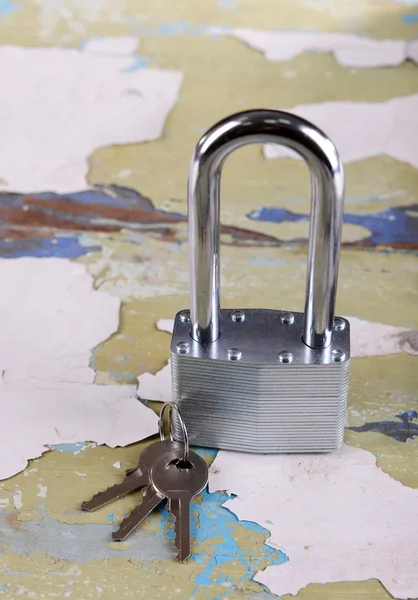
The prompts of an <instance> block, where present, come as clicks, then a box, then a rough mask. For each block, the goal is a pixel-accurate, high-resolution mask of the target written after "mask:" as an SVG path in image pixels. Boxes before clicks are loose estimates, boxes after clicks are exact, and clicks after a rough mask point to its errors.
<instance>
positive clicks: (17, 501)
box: [12, 490, 23, 508]
mask: <svg viewBox="0 0 418 600" xmlns="http://www.w3.org/2000/svg"><path fill="white" fill-rule="evenodd" d="M12 500H13V505H14V507H15V508H22V506H23V502H22V492H21V491H20V490H16V491H14V492H12Z"/></svg>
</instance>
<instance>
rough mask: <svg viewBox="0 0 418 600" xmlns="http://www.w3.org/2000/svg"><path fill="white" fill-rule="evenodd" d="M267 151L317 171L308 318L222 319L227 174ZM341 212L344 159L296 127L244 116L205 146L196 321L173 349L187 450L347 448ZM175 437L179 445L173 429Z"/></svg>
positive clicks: (195, 195)
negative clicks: (223, 183) (245, 156)
mask: <svg viewBox="0 0 418 600" xmlns="http://www.w3.org/2000/svg"><path fill="white" fill-rule="evenodd" d="M260 142H261V143H273V144H280V145H283V146H286V147H287V148H290V149H291V150H293V151H295V152H297V153H298V154H299V155H300V156H301V157H302V158H303V159H304V160H305V161H306V163H307V164H308V166H309V168H310V172H311V182H312V183H311V186H312V192H311V196H312V198H311V217H310V235H309V249H308V267H307V286H306V300H305V312H304V313H298V312H293V311H292V312H290V311H289V310H286V311H281V310H267V309H259V308H256V309H248V308H237V309H233V310H229V309H222V310H221V309H220V298H219V294H220V286H219V200H220V199H219V189H220V175H221V169H222V166H223V163H224V161H225V159H226V157H227V156H228V155H229V154H230V153H231V152H232V151H233V150H235V149H237V148H239V147H241V146H244V145H247V144H252V143H260ZM343 210H344V174H343V168H342V164H341V161H340V158H339V155H338V152H337V150H336V148H335V146H334V144H333V143H332V142H331V141H330V140H329V139H328V137H327V136H326V135H325V134H324V133H323V132H322V131H320V130H319V129H318V128H317V127H315V126H314V125H312V124H311V123H309V122H308V121H306V120H304V119H302V118H300V117H298V116H296V115H293V114H289V113H286V112H281V111H273V110H250V111H245V112H241V113H238V114H235V115H232V116H230V117H228V118H226V119H224V120H222V121H220V122H219V123H217V124H216V125H214V126H213V127H212V128H211V129H209V131H207V133H206V134H205V135H203V137H202V138H201V139H200V141H199V142H198V144H197V146H196V148H195V151H194V153H193V156H192V160H191V164H190V169H189V180H188V213H189V266H190V311H189V310H183V311H181V312H179V313H178V314H177V315H176V318H175V322H174V329H173V337H172V342H171V369H172V386H173V401H174V402H175V403H176V404H177V405H178V406H179V408H180V409H181V413H182V415H183V418H184V420H185V422H186V423H187V430H188V432H189V438H190V442H191V443H193V444H197V445H200V446H206V447H214V448H220V449H229V450H242V451H247V452H261V453H270V452H329V451H333V450H336V449H337V448H339V447H340V446H341V445H342V443H343V437H344V425H345V413H346V401H347V391H348V375H349V366H350V325H349V322H348V321H347V320H346V319H344V318H341V317H336V318H335V319H334V307H335V296H336V288H337V276H338V263H339V254H340V245H341V234H342V223H343ZM243 300H245V299H244V298H243ZM174 436H175V437H176V438H178V439H180V438H181V431H180V427H179V424H177V423H176V424H175V425H174Z"/></svg>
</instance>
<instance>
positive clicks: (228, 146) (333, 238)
mask: <svg viewBox="0 0 418 600" xmlns="http://www.w3.org/2000/svg"><path fill="white" fill-rule="evenodd" d="M254 143H269V144H271V143H273V144H280V145H282V146H286V147H288V148H290V149H292V150H294V151H295V152H297V153H298V154H299V155H300V156H301V157H302V158H303V159H304V160H305V162H306V163H307V164H308V166H309V169H310V172H311V187H312V190H311V217H310V227H309V251H308V268H307V284H306V302H305V311H304V312H305V322H304V334H303V341H304V343H305V344H306V345H307V346H309V347H311V348H326V347H327V346H329V345H330V344H331V338H332V329H333V321H334V309H335V296H336V288H337V278H338V263H339V255H340V245H341V234H342V223H343V209H344V173H343V167H342V164H341V161H340V158H339V155H338V152H337V150H336V148H335V146H334V144H333V143H332V142H331V140H329V139H328V138H327V136H326V135H325V134H324V133H323V132H322V131H320V130H319V129H318V128H317V127H315V126H314V125H312V124H311V123H309V122H308V121H305V120H304V119H301V118H300V117H297V116H296V115H293V114H290V113H286V112H281V111H275V110H261V109H260V110H249V111H244V112H240V113H237V114H235V115H232V116H230V117H227V118H226V119H224V120H222V121H220V122H219V123H217V124H216V125H214V126H213V127H212V128H211V129H209V130H208V131H207V132H206V133H205V134H204V135H203V136H202V138H201V139H200V140H199V142H198V144H197V146H196V148H195V150H194V153H193V156H192V160H191V163H190V167H189V178H188V213H189V268H190V319H191V335H192V338H193V339H194V340H196V341H197V342H202V343H205V342H214V341H215V340H217V339H218V337H219V336H220V335H221V331H220V298H219V293H220V286H219V225H220V218H219V213H220V195H219V192H220V178H221V171H222V166H223V163H224V161H225V159H226V157H227V156H228V155H229V154H230V153H231V152H233V151H234V150H236V149H237V148H240V147H241V146H246V145H247V144H254Z"/></svg>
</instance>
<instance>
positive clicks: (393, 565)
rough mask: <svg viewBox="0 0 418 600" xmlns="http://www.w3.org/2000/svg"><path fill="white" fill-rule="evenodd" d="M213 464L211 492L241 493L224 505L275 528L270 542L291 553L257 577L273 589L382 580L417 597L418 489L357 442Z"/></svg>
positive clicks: (226, 455) (227, 456) (396, 592)
mask: <svg viewBox="0 0 418 600" xmlns="http://www.w3.org/2000/svg"><path fill="white" fill-rule="evenodd" d="M214 464H215V467H216V468H217V472H213V470H212V472H211V474H210V479H209V491H210V492H214V491H217V490H225V489H230V490H231V491H232V492H233V493H234V494H237V496H238V498H236V499H234V500H228V501H227V502H225V503H224V506H225V507H227V508H228V509H229V510H230V511H231V512H233V513H234V514H235V515H236V516H237V517H238V519H240V520H245V521H253V522H255V523H259V524H260V525H261V526H262V527H268V529H269V530H270V532H271V537H270V539H269V544H270V545H271V546H274V547H275V548H279V549H281V550H283V551H284V552H285V553H286V554H287V556H288V557H289V562H287V563H286V564H283V565H280V566H279V565H276V566H271V567H268V568H267V569H266V571H260V572H259V573H257V575H256V577H255V580H256V581H258V582H260V583H262V584H264V585H266V586H267V587H268V588H269V589H270V591H271V592H272V593H274V594H277V595H279V596H282V595H285V594H293V595H295V594H297V593H298V592H299V590H301V589H302V588H304V587H305V586H307V585H308V584H310V583H331V582H339V581H365V580H367V579H379V580H380V581H381V582H382V584H383V585H384V586H385V588H386V589H387V590H388V591H389V592H390V593H391V594H392V595H393V596H394V597H396V598H402V599H406V598H415V597H417V596H418V536H417V535H416V523H417V520H418V490H414V489H411V488H408V487H405V486H403V485H402V484H401V483H399V482H398V481H395V480H393V479H391V478H390V477H389V475H387V474H385V473H384V472H383V471H381V469H379V468H378V467H377V466H376V459H375V457H374V456H373V454H371V453H370V452H366V451H365V450H361V449H359V448H353V447H350V446H343V448H342V449H341V450H340V451H338V452H334V453H332V454H323V455H312V454H309V455H306V454H302V455H301V454H296V455H286V454H281V455H266V456H260V455H255V454H245V453H234V452H224V451H221V452H219V454H218V456H217V457H216V459H215V463H214ZM266 521H268V522H269V523H268V524H266ZM270 522H271V523H270Z"/></svg>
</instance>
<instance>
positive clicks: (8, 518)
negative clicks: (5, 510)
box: [4, 511, 23, 531]
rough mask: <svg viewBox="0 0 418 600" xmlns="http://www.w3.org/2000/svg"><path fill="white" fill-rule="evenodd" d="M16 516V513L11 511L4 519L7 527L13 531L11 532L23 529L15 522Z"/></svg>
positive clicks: (17, 514)
mask: <svg viewBox="0 0 418 600" xmlns="http://www.w3.org/2000/svg"><path fill="white" fill-rule="evenodd" d="M18 516H19V513H18V512H17V511H13V512H11V513H9V514H8V515H7V516H6V517H5V519H4V520H5V522H6V523H7V524H8V526H9V527H10V528H11V529H13V531H21V530H22V529H23V525H22V523H21V522H20V521H18V520H17V517H18Z"/></svg>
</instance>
